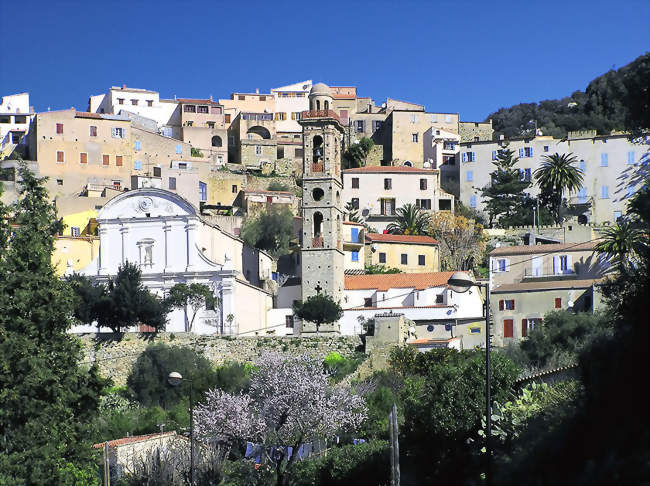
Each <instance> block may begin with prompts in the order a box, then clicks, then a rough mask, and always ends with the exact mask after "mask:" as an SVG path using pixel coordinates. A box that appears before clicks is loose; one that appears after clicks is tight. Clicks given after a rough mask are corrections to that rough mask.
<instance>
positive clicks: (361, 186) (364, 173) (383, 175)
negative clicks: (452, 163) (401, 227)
mask: <svg viewBox="0 0 650 486" xmlns="http://www.w3.org/2000/svg"><path fill="white" fill-rule="evenodd" d="M342 196H343V202H344V203H348V202H352V205H353V206H354V207H355V208H356V209H358V210H359V214H360V215H361V216H362V217H363V218H364V220H365V221H366V222H367V223H368V225H370V227H371V228H373V229H374V230H376V232H382V231H383V230H385V229H386V227H387V226H388V225H389V224H390V223H391V222H393V221H395V219H396V210H397V209H398V208H400V207H402V206H404V205H405V204H409V203H410V204H414V205H416V206H418V207H421V208H423V209H426V210H434V211H438V210H446V211H451V210H453V207H454V196H453V195H451V194H449V193H447V192H445V191H443V190H442V189H441V187H440V171H438V170H434V169H418V168H416V167H407V166H366V167H359V168H356V169H347V170H344V171H343V195H342Z"/></svg>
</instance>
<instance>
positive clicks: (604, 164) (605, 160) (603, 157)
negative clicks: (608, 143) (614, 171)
mask: <svg viewBox="0 0 650 486" xmlns="http://www.w3.org/2000/svg"><path fill="white" fill-rule="evenodd" d="M608 162H609V160H608V157H607V152H603V153H602V154H600V165H601V167H607V165H608Z"/></svg>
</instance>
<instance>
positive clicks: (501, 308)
mask: <svg viewBox="0 0 650 486" xmlns="http://www.w3.org/2000/svg"><path fill="white" fill-rule="evenodd" d="M503 309H504V304H503V300H500V301H499V310H500V311H502V310H503Z"/></svg>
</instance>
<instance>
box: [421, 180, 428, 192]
mask: <svg viewBox="0 0 650 486" xmlns="http://www.w3.org/2000/svg"><path fill="white" fill-rule="evenodd" d="M426 189H427V180H426V179H420V190H422V191H425V190H426Z"/></svg>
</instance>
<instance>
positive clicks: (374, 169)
mask: <svg viewBox="0 0 650 486" xmlns="http://www.w3.org/2000/svg"><path fill="white" fill-rule="evenodd" d="M435 170H436V169H419V168H417V167H408V166H406V165H367V166H365V167H357V168H356V169H345V170H344V171H343V173H344V174H373V173H377V174H385V173H400V172H407V173H412V174H433V173H434V172H435Z"/></svg>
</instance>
